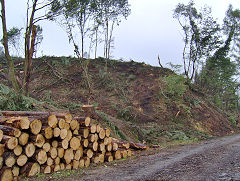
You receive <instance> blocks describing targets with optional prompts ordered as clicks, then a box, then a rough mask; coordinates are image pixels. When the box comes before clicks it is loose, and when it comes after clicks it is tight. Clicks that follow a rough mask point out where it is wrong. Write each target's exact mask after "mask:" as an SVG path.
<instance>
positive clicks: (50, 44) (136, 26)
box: [6, 0, 240, 65]
mask: <svg viewBox="0 0 240 181" xmlns="http://www.w3.org/2000/svg"><path fill="white" fill-rule="evenodd" d="M24 2H26V0H6V13H7V26H8V28H10V27H12V26H18V27H23V26H24V24H25V14H26V3H24ZM188 2H189V0H129V3H130V4H131V15H130V16H129V17H128V18H127V20H123V21H122V22H121V24H120V26H119V27H117V28H116V29H115V31H114V37H115V42H114V47H115V48H114V50H113V52H112V56H113V57H114V58H115V59H120V58H122V59H123V60H130V59H133V60H135V61H138V62H145V63H147V64H151V65H158V61H157V56H158V54H159V55H160V58H161V60H162V62H163V64H164V65H166V63H167V62H172V63H174V64H182V49H183V42H182V36H181V34H182V33H181V28H180V26H179V25H178V22H177V21H176V20H175V19H173V9H174V8H175V7H176V5H177V4H178V3H185V4H187V3H188ZM195 3H196V5H197V7H203V6H204V5H205V4H207V5H209V6H211V7H212V11H213V16H214V17H215V18H217V19H218V20H219V22H220V23H222V19H223V18H224V16H225V12H226V10H227V8H228V6H229V4H232V5H233V7H234V8H240V0H195ZM40 25H41V26H42V27H43V36H44V39H43V42H42V44H41V50H40V51H39V53H38V55H39V56H41V55H54V56H69V55H73V47H72V45H69V43H68V38H67V34H66V33H65V32H64V30H63V29H62V28H60V27H59V26H58V25H56V24H55V23H53V22H47V21H45V22H41V23H40ZM99 55H100V56H103V55H102V53H101V52H99Z"/></svg>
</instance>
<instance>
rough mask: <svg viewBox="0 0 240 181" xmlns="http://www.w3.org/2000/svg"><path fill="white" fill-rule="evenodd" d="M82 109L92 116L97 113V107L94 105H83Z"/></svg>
mask: <svg viewBox="0 0 240 181" xmlns="http://www.w3.org/2000/svg"><path fill="white" fill-rule="evenodd" d="M82 110H83V111H84V112H85V114H86V115H88V116H91V115H93V114H94V113H95V108H94V106H93V105H83V106H82Z"/></svg>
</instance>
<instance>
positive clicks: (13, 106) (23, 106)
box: [0, 84, 40, 111]
mask: <svg viewBox="0 0 240 181" xmlns="http://www.w3.org/2000/svg"><path fill="white" fill-rule="evenodd" d="M38 104H40V102H38V101H37V100H35V99H33V98H30V97H26V96H23V95H21V94H17V93H16V92H14V91H13V90H11V89H9V88H8V87H7V86H5V85H2V84H0V110H11V111H27V110H34V109H35V105H38Z"/></svg>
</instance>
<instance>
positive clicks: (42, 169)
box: [41, 165, 52, 174]
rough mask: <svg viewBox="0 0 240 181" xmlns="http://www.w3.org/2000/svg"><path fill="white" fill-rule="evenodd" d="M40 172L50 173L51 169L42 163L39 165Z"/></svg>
mask: <svg viewBox="0 0 240 181" xmlns="http://www.w3.org/2000/svg"><path fill="white" fill-rule="evenodd" d="M41 173H44V174H49V173H52V169H51V167H50V166H48V165H42V166H41Z"/></svg>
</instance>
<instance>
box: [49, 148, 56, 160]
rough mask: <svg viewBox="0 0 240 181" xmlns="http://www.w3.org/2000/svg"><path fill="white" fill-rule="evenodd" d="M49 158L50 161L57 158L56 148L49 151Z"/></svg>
mask: <svg viewBox="0 0 240 181" xmlns="http://www.w3.org/2000/svg"><path fill="white" fill-rule="evenodd" d="M49 153H50V157H51V158H52V159H55V158H57V156H58V151H57V148H54V147H52V148H51V149H50V152H49Z"/></svg>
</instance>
